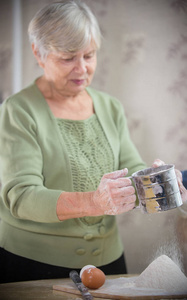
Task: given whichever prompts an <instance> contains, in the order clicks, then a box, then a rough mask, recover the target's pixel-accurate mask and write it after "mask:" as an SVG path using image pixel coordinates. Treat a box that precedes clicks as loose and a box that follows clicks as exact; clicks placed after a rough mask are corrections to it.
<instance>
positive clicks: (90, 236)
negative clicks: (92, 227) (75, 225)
mask: <svg viewBox="0 0 187 300" xmlns="http://www.w3.org/2000/svg"><path fill="white" fill-rule="evenodd" d="M92 238H93V234H92V233H86V234H85V235H84V239H85V240H86V241H89V240H91V239H92Z"/></svg>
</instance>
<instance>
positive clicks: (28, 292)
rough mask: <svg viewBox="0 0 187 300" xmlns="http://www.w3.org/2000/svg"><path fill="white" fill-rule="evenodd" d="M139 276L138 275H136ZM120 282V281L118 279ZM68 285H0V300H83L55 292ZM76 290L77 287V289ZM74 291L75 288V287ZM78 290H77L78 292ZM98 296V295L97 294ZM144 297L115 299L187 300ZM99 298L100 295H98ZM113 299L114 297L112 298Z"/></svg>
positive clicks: (65, 281) (51, 282)
mask: <svg viewBox="0 0 187 300" xmlns="http://www.w3.org/2000/svg"><path fill="white" fill-rule="evenodd" d="M131 276H134V275H116V276H106V279H114V278H119V277H131ZM136 276H137V275H136ZM116 280H118V279H116ZM66 284H68V285H71V286H72V284H73V282H72V281H71V279H50V280H36V281H25V282H13V283H4V284H0V300H42V299H43V300H45V299H48V300H58V299H61V300H65V299H66V300H71V299H76V300H81V299H82V297H81V295H75V294H71V293H67V292H62V291H58V290H53V286H55V285H63V287H64V286H65V285H66ZM75 288H76V287H75ZM73 289H74V287H73ZM77 291H78V290H77V289H76V292H77ZM97 294H98V293H97ZM151 295H152V296H149V297H148V298H147V297H144V296H140V297H139V296H138V297H133V298H132V297H128V296H124V295H123V297H122V298H121V297H120V298H115V299H124V297H125V299H128V300H132V299H133V300H134V299H136V300H137V299H138V300H145V299H149V300H150V299H151V300H153V299H162V300H163V299H179V298H180V299H185V300H186V299H187V298H186V297H171V296H166V297H165V296H163V295H162V297H157V296H153V294H151ZM96 296H98V295H96ZM99 297H100V296H99ZM108 297H110V296H107V295H106V297H104V298H105V299H103V298H98V297H94V300H99V299H100V300H111V299H114V298H108ZM111 297H112V296H111Z"/></svg>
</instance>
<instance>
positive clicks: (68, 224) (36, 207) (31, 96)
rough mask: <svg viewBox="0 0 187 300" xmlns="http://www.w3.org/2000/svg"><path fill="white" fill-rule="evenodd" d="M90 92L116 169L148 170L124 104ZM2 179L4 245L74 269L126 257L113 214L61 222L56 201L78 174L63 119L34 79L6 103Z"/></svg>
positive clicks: (0, 143) (1, 117)
mask: <svg viewBox="0 0 187 300" xmlns="http://www.w3.org/2000/svg"><path fill="white" fill-rule="evenodd" d="M87 92H88V93H89V94H90V96H91V98H92V99H93V103H94V109H95V114H96V116H97V118H98V120H99V122H100V124H101V127H102V129H103V131H104V133H105V135H106V137H107V140H108V143H109V144H110V147H111V149H112V152H113V157H114V170H118V169H122V168H124V167H127V168H128V170H129V173H128V176H129V175H131V174H132V173H133V172H135V171H137V170H140V169H142V168H145V163H144V162H143V161H142V159H141V157H140V155H139V154H138V152H137V150H136V148H135V146H134V144H133V143H132V141H131V139H130V136H129V131H128V127H127V122H126V118H125V116H124V110H123V107H122V105H121V104H120V102H119V101H118V100H117V99H115V98H114V97H111V96H110V95H108V94H106V93H103V92H100V91H96V90H94V89H93V88H91V87H89V88H87ZM114 170H111V171H114ZM0 176H1V178H0V180H1V182H2V188H1V196H0V218H1V222H0V247H3V248H5V249H6V250H8V251H10V252H12V253H14V254H17V255H21V256H24V257H27V258H30V259H34V260H36V261H40V262H44V263H48V264H52V265H57V266H64V267H69V268H82V267H83V266H84V265H86V264H93V265H95V266H101V265H105V264H108V263H110V262H112V261H114V260H115V259H117V258H119V256H120V255H121V254H122V252H123V246H122V242H121V239H120V236H119V232H118V228H117V225H116V217H115V216H101V217H99V218H98V217H97V218H96V219H95V222H91V223H89V217H85V218H84V220H85V222H84V221H83V220H82V219H79V218H75V219H70V220H65V221H63V222H60V221H59V219H58V217H57V214H56V204H57V200H58V198H59V196H60V194H61V193H62V191H69V192H71V191H73V182H72V170H71V168H70V162H69V157H68V153H67V150H66V147H64V140H63V137H62V134H61V132H60V129H59V126H58V122H57V119H56V118H55V117H54V115H53V114H52V112H51V110H50V109H49V106H48V104H47V102H46V101H45V99H44V97H43V95H42V94H41V92H40V91H39V89H38V87H37V85H36V84H35V82H34V83H33V84H31V85H30V86H28V87H27V88H25V89H23V90H22V91H21V92H19V93H17V94H15V95H13V96H11V97H9V98H8V99H7V100H6V101H4V103H3V104H2V105H1V108H0ZM124 218H125V214H124Z"/></svg>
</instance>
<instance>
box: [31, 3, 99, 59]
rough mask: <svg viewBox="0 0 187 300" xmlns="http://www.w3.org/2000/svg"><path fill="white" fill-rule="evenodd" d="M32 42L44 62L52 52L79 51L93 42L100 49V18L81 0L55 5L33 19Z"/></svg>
mask: <svg viewBox="0 0 187 300" xmlns="http://www.w3.org/2000/svg"><path fill="white" fill-rule="evenodd" d="M28 34H29V40H30V42H31V44H32V43H34V45H35V47H36V48H37V50H38V52H39V55H40V57H41V59H42V60H44V59H45V58H46V57H47V55H48V54H49V53H50V52H77V51H79V50H81V49H83V48H84V47H85V46H86V45H87V44H88V43H90V42H91V40H93V41H94V42H95V45H96V48H97V49H99V48H100V44H101V32H100V28H99V25H98V22H97V19H96V17H95V16H94V14H93V13H92V11H91V10H90V8H89V7H88V6H87V5H86V4H85V3H83V2H81V0H62V1H59V2H54V3H51V4H49V5H47V6H45V7H44V8H42V9H41V10H39V11H38V12H37V13H36V15H35V16H34V17H33V19H32V20H31V22H30V24H29V27H28Z"/></svg>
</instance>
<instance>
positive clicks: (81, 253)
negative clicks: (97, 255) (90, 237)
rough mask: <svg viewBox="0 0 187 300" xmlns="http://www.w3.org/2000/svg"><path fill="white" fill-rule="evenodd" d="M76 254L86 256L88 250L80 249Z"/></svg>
mask: <svg viewBox="0 0 187 300" xmlns="http://www.w3.org/2000/svg"><path fill="white" fill-rule="evenodd" d="M76 253H77V254H78V255H84V254H85V253H86V250H85V249H83V248H79V249H77V250H76Z"/></svg>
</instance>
